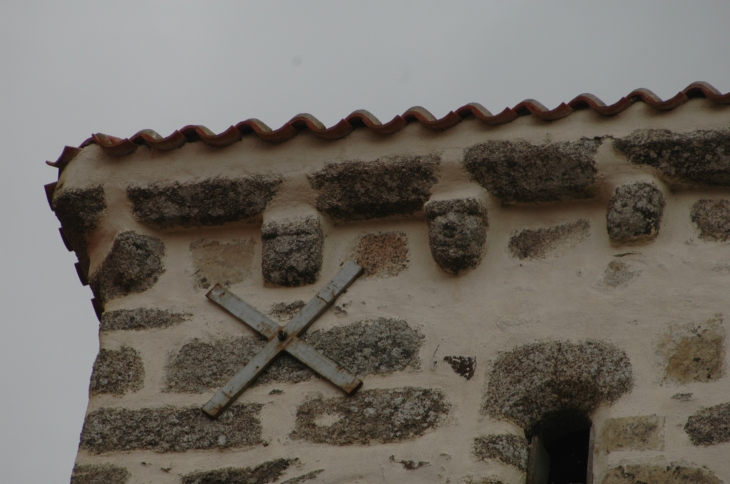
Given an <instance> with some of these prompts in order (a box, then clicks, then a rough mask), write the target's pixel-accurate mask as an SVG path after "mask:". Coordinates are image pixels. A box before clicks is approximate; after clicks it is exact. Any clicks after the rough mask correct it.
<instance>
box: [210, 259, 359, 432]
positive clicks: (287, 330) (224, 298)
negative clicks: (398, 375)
mask: <svg viewBox="0 0 730 484" xmlns="http://www.w3.org/2000/svg"><path fill="white" fill-rule="evenodd" d="M362 271H363V269H362V267H360V266H359V265H357V264H356V263H355V262H348V263H347V264H346V265H345V267H344V268H343V269H342V270H341V271H340V272H338V273H337V275H335V277H333V278H332V280H331V281H330V282H329V283H328V284H327V285H326V286H325V287H324V288H323V289H322V290H321V291H319V293H318V294H317V295H316V296H314V297H313V298H312V300H311V301H309V302H308V303H307V304H306V305H305V306H304V307H303V308H302V309H301V310H300V311H299V312H298V313H297V314H296V316H294V318H292V320H291V321H289V323H287V324H286V326H283V327H282V326H279V325H278V324H277V323H275V322H274V321H272V320H271V319H269V318H268V317H267V316H265V315H263V314H262V313H261V312H259V311H258V310H257V309H255V308H254V307H253V306H251V305H249V304H248V303H247V302H246V301H244V300H243V299H240V298H239V297H238V296H236V295H235V294H233V293H231V292H229V291H227V290H226V289H224V288H223V287H222V286H221V285H220V284H216V285H215V287H213V289H211V290H210V291H209V292H208V294H206V296H207V297H208V299H210V300H211V301H213V302H215V303H216V304H218V305H220V306H221V307H223V308H224V309H225V310H226V311H228V312H229V313H231V314H232V315H233V316H235V317H236V318H238V319H240V320H241V321H243V322H244V323H246V325H247V326H249V327H251V328H252V329H254V330H255V331H257V332H258V333H259V334H261V335H262V336H264V337H265V338H267V339H268V340H269V342H268V343H267V344H266V346H264V348H263V349H262V350H261V351H260V352H259V353H257V354H256V355H255V356H254V357H253V358H251V360H250V361H249V362H248V363H247V364H246V366H244V367H243V369H242V370H241V371H239V372H238V373H237V374H236V375H235V376H234V377H233V378H232V379H231V380H230V381H229V382H228V383H227V384H226V385H225V386H224V387H223V388H222V389H221V390H220V391H219V392H218V393H216V394H215V395H214V396H213V398H211V399H210V401H208V403H206V404H205V405H204V406H203V412H205V413H206V414H208V415H209V416H211V417H213V418H216V417H218V416H219V415H220V414H221V413H222V412H223V411H224V410H225V409H226V408H228V406H229V405H231V403H233V401H234V400H235V399H236V398H238V396H239V395H241V393H243V391H244V390H245V389H246V388H247V387H248V386H249V385H251V383H253V381H254V380H255V379H256V377H258V376H259V375H260V374H261V373H263V371H264V370H265V369H266V368H267V367H268V366H269V365H270V364H271V363H272V362H273V361H274V358H276V356H277V355H279V353H281V352H282V351H286V352H287V353H289V354H290V355H292V356H293V357H294V358H296V359H298V360H299V361H301V362H302V363H304V364H305V365H307V366H308V367H309V368H311V369H312V370H314V371H315V372H317V373H318V374H319V375H320V376H322V377H324V378H326V379H327V380H329V381H330V382H332V383H333V384H334V385H336V386H338V387H339V388H340V389H342V391H344V392H345V393H346V394H348V395H350V394H352V393H355V392H356V391H357V389H358V388H360V387H361V386H362V381H361V380H360V379H359V378H357V377H356V376H354V375H352V374H350V373H349V372H348V371H346V370H345V369H343V368H342V367H341V366H339V365H338V364H337V363H335V362H334V361H332V360H330V359H329V358H327V357H326V356H324V355H323V354H321V353H319V352H318V351H317V350H315V349H314V347H312V346H311V345H309V344H308V343H305V342H304V341H302V340H301V339H299V335H300V334H301V333H303V332H304V331H305V330H306V329H307V328H308V327H309V326H310V325H311V324H312V323H313V322H314V321H316V319H317V318H318V317H319V316H321V315H322V314H323V313H324V312H325V311H326V310H327V309H328V308H329V307H330V306H332V304H334V302H335V300H336V299H337V297H338V296H339V295H340V294H342V293H343V292H344V291H345V289H347V288H348V287H349V286H350V284H352V283H353V282H354V281H355V279H357V277H358V276H359V275H360V274H362Z"/></svg>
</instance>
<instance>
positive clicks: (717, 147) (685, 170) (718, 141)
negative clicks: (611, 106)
mask: <svg viewBox="0 0 730 484" xmlns="http://www.w3.org/2000/svg"><path fill="white" fill-rule="evenodd" d="M613 147H614V148H615V149H616V150H618V151H620V152H621V153H623V154H624V155H626V157H627V158H628V160H629V161H630V162H631V163H634V164H636V165H648V166H651V167H654V168H656V169H657V170H659V171H660V172H662V173H664V174H665V175H667V176H669V177H670V178H673V179H675V180H680V181H684V182H689V183H692V184H700V185H709V186H730V129H717V130H697V131H692V132H691V133H673V132H671V131H668V130H663V129H646V130H637V131H634V132H633V133H631V134H630V135H629V136H627V137H626V138H622V139H617V140H614V142H613Z"/></svg>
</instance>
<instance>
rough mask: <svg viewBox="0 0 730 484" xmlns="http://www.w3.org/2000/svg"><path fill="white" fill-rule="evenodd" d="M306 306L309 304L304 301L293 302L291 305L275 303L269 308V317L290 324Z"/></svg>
mask: <svg viewBox="0 0 730 484" xmlns="http://www.w3.org/2000/svg"><path fill="white" fill-rule="evenodd" d="M306 305H307V303H305V302H304V301H302V300H297V301H292V302H290V303H283V302H282V303H275V304H272V305H271V308H269V315H270V316H273V317H274V318H276V319H278V320H279V321H281V322H282V323H284V322H289V320H291V318H293V317H294V316H296V315H297V313H298V312H299V311H300V310H301V309H302V308H303V307H304V306H306Z"/></svg>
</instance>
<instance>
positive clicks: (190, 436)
mask: <svg viewBox="0 0 730 484" xmlns="http://www.w3.org/2000/svg"><path fill="white" fill-rule="evenodd" d="M261 407H262V405H261V404H254V403H248V404H233V405H231V406H230V407H228V408H227V409H226V411H225V412H223V413H222V414H221V416H220V417H218V418H217V419H216V420H213V419H211V418H209V417H208V416H206V415H205V414H203V412H201V410H200V407H199V406H197V405H196V406H192V407H172V406H164V407H155V408H142V409H139V410H130V409H126V408H101V409H99V410H95V411H93V412H91V413H89V414H88V415H87V416H86V421H85V422H84V427H83V429H82V431H81V443H80V448H81V449H82V450H86V451H88V452H90V453H92V454H101V453H106V452H119V451H129V450H152V451H155V452H185V451H187V450H205V449H231V448H238V447H245V446H251V445H257V444H260V443H262V441H261V422H260V420H259V418H258V416H259V413H260V412H261Z"/></svg>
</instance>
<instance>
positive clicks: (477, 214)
mask: <svg viewBox="0 0 730 484" xmlns="http://www.w3.org/2000/svg"><path fill="white" fill-rule="evenodd" d="M424 210H425V213H426V222H427V223H428V243H429V246H430V248H431V255H432V256H433V260H434V261H435V262H436V264H438V266H439V267H440V268H441V269H442V270H444V271H445V272H447V273H449V274H454V275H457V274H461V273H462V272H464V271H467V270H469V269H473V268H475V267H476V266H477V265H479V262H480V261H481V259H482V256H483V255H484V250H485V247H486V243H487V228H488V227H489V221H488V219H487V209H486V208H485V207H484V206H483V205H482V204H481V203H480V202H479V200H477V199H475V198H462V199H453V200H436V201H431V202H428V203H427V204H426V205H425V207H424Z"/></svg>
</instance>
